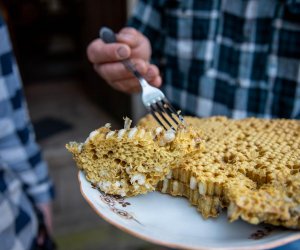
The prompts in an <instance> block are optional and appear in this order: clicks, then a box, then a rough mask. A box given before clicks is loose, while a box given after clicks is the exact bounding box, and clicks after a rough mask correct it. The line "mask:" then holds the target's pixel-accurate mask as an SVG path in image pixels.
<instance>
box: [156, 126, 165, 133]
mask: <svg viewBox="0 0 300 250" xmlns="http://www.w3.org/2000/svg"><path fill="white" fill-rule="evenodd" d="M163 130H164V129H163V128H162V127H158V128H156V129H155V134H156V135H159V134H161V133H162V132H163Z"/></svg>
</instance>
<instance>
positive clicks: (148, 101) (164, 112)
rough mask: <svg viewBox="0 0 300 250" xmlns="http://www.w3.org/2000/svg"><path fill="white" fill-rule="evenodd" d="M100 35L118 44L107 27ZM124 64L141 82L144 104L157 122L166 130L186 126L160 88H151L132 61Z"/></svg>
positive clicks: (105, 39) (127, 60)
mask: <svg viewBox="0 0 300 250" xmlns="http://www.w3.org/2000/svg"><path fill="white" fill-rule="evenodd" d="M99 35H100V38H101V39H102V40H103V41H104V42H105V43H115V42H117V40H116V35H115V34H114V32H113V31H112V30H111V29H109V28H107V27H103V28H101V29H100V31H99ZM122 63H123V64H124V65H125V67H126V68H127V69H128V70H129V71H130V72H131V73H132V74H133V75H134V76H135V77H136V78H137V79H138V80H139V83H140V85H141V87H142V91H143V92H142V101H143V104H144V105H145V106H146V108H147V109H148V111H149V112H150V113H151V114H152V116H153V117H154V118H155V120H156V121H157V122H158V123H159V124H160V125H161V126H162V127H163V128H164V129H165V130H169V129H172V130H176V129H177V128H178V126H180V125H181V126H184V119H183V116H182V115H180V114H179V112H176V110H175V108H174V107H173V106H172V105H171V104H170V102H169V101H168V100H167V98H166V97H165V95H164V93H163V92H162V91H160V90H159V89H158V88H155V87H153V86H151V85H150V84H149V83H148V82H147V81H146V79H145V78H144V77H143V76H142V75H141V74H140V72H138V71H137V69H136V67H135V66H134V64H133V63H132V62H131V60H130V59H125V60H123V61H122Z"/></svg>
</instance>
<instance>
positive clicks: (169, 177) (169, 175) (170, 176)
mask: <svg viewBox="0 0 300 250" xmlns="http://www.w3.org/2000/svg"><path fill="white" fill-rule="evenodd" d="M172 174H173V173H172V170H170V172H169V173H168V174H167V176H166V178H167V179H171V178H172Z"/></svg>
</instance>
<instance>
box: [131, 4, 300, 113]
mask: <svg viewBox="0 0 300 250" xmlns="http://www.w3.org/2000/svg"><path fill="white" fill-rule="evenodd" d="M129 25H131V26H133V27H135V28H137V29H138V30H140V31H141V32H142V33H144V34H145V35H146V36H147V37H148V38H149V39H150V42H151V44H152V48H153V61H154V62H155V63H156V64H158V66H159V67H160V69H161V73H162V75H163V89H164V90H165V92H166V95H167V97H168V98H169V99H170V101H171V102H172V103H173V104H174V106H176V108H178V109H180V110H182V111H183V114H185V115H196V116H200V117H205V116H211V115H225V116H228V117H232V118H244V117H249V116H255V117H263V118H278V117H281V118H282V117H284V118H295V119H299V118H300V1H299V0H247V1H246V0H234V1H233V0H210V1H208V0H206V1H200V0H148V1H147V0H141V1H139V2H138V4H137V6H136V8H135V11H134V14H133V18H131V20H130V21H129Z"/></svg>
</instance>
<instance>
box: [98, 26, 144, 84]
mask: <svg viewBox="0 0 300 250" xmlns="http://www.w3.org/2000/svg"><path fill="white" fill-rule="evenodd" d="M99 36H100V38H101V39H102V40H103V41H104V42H105V43H116V42H117V38H116V35H115V33H114V32H113V31H112V30H111V29H110V28H108V27H102V28H101V29H100V31H99ZM122 63H123V64H124V66H125V67H126V68H127V70H129V71H130V72H131V73H132V74H133V75H134V76H135V77H136V78H138V79H139V81H142V79H143V76H142V75H141V73H140V72H138V71H137V69H136V67H135V66H134V64H133V63H132V62H131V60H129V59H125V60H123V61H122Z"/></svg>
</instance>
